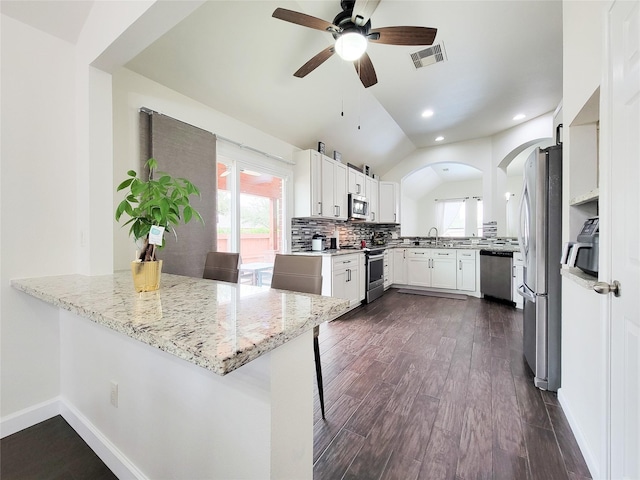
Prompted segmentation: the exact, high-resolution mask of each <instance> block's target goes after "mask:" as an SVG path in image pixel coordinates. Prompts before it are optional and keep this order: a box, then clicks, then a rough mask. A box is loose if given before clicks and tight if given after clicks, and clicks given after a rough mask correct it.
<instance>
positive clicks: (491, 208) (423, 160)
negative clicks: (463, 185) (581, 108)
mask: <svg viewBox="0 0 640 480" xmlns="http://www.w3.org/2000/svg"><path fill="white" fill-rule="evenodd" d="M553 136H554V132H553V113H551V112H550V113H548V114H545V115H541V116H540V117H537V118H534V119H531V120H529V121H528V122H524V123H521V124H520V125H518V126H515V127H513V128H510V129H508V130H505V131H503V132H500V133H497V134H496V135H493V136H491V137H486V138H481V139H475V140H468V141H465V142H457V143H451V144H447V145H439V146H435V147H428V148H421V149H418V150H416V151H415V152H413V153H412V154H411V155H409V156H408V157H406V158H405V159H403V160H402V161H401V162H398V163H397V164H396V165H395V166H394V167H393V168H392V169H391V170H389V171H388V172H387V173H386V174H385V175H384V180H387V181H393V182H398V183H400V184H401V183H402V179H404V178H405V177H407V176H408V175H411V173H413V172H415V171H417V170H420V169H421V168H424V167H425V166H429V165H434V164H438V163H450V162H453V163H462V164H465V165H469V166H472V167H475V168H477V169H478V170H480V171H482V172H483V181H482V192H481V196H482V197H483V210H484V212H483V215H484V219H485V221H489V220H496V221H497V222H498V235H499V236H505V235H506V233H507V231H506V205H505V202H504V194H505V192H506V191H507V173H506V170H505V169H506V167H507V165H508V163H509V162H510V161H511V160H512V159H513V158H514V157H515V156H516V155H517V154H518V153H520V152H521V151H522V150H524V149H525V148H527V147H528V146H530V145H532V144H534V143H536V142H538V141H540V140H542V139H547V138H552V137H553ZM465 196H466V195H465ZM404 201H405V197H402V202H404ZM402 202H401V204H402ZM402 209H403V211H402V213H401V215H400V217H401V218H402V219H403V223H404V218H405V217H404V207H402ZM409 218H411V216H409ZM404 228H405V227H404V225H403V232H404ZM407 231H414V227H413V226H409V229H408V230H407ZM403 234H404V233H403Z"/></svg>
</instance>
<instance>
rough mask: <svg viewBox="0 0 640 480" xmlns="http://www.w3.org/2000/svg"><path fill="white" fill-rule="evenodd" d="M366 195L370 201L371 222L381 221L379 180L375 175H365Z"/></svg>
mask: <svg viewBox="0 0 640 480" xmlns="http://www.w3.org/2000/svg"><path fill="white" fill-rule="evenodd" d="M364 187H365V188H364V196H365V197H367V201H368V202H369V214H368V215H369V218H368V220H369V221H370V222H379V221H380V218H379V217H380V212H379V201H378V190H379V185H378V180H376V179H374V178H373V177H364Z"/></svg>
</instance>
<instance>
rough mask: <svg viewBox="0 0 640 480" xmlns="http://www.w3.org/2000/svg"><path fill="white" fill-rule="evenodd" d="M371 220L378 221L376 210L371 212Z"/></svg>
mask: <svg viewBox="0 0 640 480" xmlns="http://www.w3.org/2000/svg"><path fill="white" fill-rule="evenodd" d="M371 221H372V222H375V221H376V212H371Z"/></svg>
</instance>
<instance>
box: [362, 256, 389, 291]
mask: <svg viewBox="0 0 640 480" xmlns="http://www.w3.org/2000/svg"><path fill="white" fill-rule="evenodd" d="M384 250H385V249H384V247H374V248H370V249H366V250H365V258H366V261H365V264H366V267H367V293H366V295H365V303H371V302H373V301H374V300H375V299H376V298H378V297H381V296H382V294H383V293H384Z"/></svg>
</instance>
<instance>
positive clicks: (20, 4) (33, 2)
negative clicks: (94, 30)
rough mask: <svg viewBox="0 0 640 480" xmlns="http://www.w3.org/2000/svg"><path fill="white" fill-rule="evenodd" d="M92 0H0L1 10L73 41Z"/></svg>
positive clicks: (75, 39)
mask: <svg viewBox="0 0 640 480" xmlns="http://www.w3.org/2000/svg"><path fill="white" fill-rule="evenodd" d="M93 4H94V0H29V1H25V0H2V1H1V2H0V9H1V11H2V13H4V14H5V15H8V16H9V17H12V18H15V19H16V20H19V21H21V22H22V23H26V24H27V25H31V26H32V27H34V28H37V29H38V30H42V31H44V32H47V33H49V34H50V35H53V36H54V37H58V38H61V39H62V40H66V41H67V42H71V43H75V42H76V41H77V40H78V36H79V35H80V32H81V31H82V27H83V25H84V22H85V21H86V19H87V16H88V15H89V12H90V11H91V8H92V7H93Z"/></svg>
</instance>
